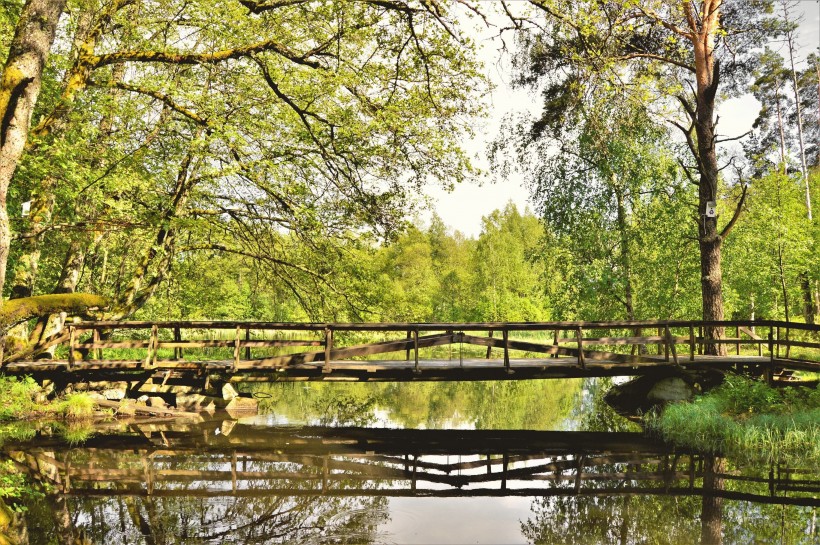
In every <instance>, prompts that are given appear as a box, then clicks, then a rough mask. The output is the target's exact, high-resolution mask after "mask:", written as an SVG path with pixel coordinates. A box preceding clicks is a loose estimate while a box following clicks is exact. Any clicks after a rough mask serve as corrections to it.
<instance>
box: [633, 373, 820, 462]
mask: <svg viewBox="0 0 820 545" xmlns="http://www.w3.org/2000/svg"><path fill="white" fill-rule="evenodd" d="M646 423H647V425H648V427H649V429H650V430H652V431H653V432H655V433H657V434H659V435H660V436H661V437H663V439H665V440H666V441H669V442H671V443H673V444H676V445H679V446H684V447H689V448H695V449H697V450H702V451H705V452H711V453H719V454H723V455H725V456H729V457H731V458H733V459H735V460H736V461H737V462H738V463H751V464H771V463H787V464H790V465H798V466H807V465H808V466H811V467H820V389H814V390H812V389H808V388H791V387H790V388H778V389H775V388H770V387H769V386H767V385H766V384H765V383H762V382H759V381H754V380H750V379H746V378H743V377H737V376H730V377H728V378H727V380H726V382H725V384H723V385H722V386H721V387H719V388H717V389H715V390H713V391H712V392H710V393H708V394H706V395H704V396H700V397H698V398H696V399H695V400H694V401H692V402H689V403H677V404H673V405H669V406H667V407H666V408H665V409H664V410H663V411H662V412H661V414H659V415H658V414H655V415H648V416H647V417H646Z"/></svg>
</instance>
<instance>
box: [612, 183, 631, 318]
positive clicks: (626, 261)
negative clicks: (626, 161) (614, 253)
mask: <svg viewBox="0 0 820 545" xmlns="http://www.w3.org/2000/svg"><path fill="white" fill-rule="evenodd" d="M615 196H616V199H617V201H618V203H617V204H618V232H619V235H620V241H621V256H620V257H621V267H622V268H623V270H624V306H625V307H626V317H627V320H629V321H635V306H634V303H633V295H632V263H631V254H630V252H629V233H628V232H627V227H628V226H627V218H626V206H625V204H624V195H623V189H622V188H620V187H616V188H615Z"/></svg>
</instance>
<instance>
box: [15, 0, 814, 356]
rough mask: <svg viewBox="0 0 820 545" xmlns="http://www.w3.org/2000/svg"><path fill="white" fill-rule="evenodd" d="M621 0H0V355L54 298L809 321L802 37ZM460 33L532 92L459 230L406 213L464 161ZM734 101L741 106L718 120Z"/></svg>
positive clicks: (718, 1) (58, 322)
mask: <svg viewBox="0 0 820 545" xmlns="http://www.w3.org/2000/svg"><path fill="white" fill-rule="evenodd" d="M639 4H640V5H638V3H635V2H627V1H624V2H620V1H616V2H608V3H601V2H597V1H579V2H573V3H571V4H570V3H566V2H558V1H555V2H553V1H551V0H531V1H530V2H527V3H521V2H501V1H499V2H495V3H486V2H470V1H468V0H463V1H458V2H455V1H454V2H447V1H432V2H429V1H428V2H421V1H419V2H416V1H414V0H386V1H385V0H349V1H338V0H336V1H334V0H312V1H309V0H295V1H279V0H235V1H233V0H228V1H224V2H222V1H220V2H215V1H213V0H196V1H193V2H192V1H184V2H182V1H178V0H157V1H151V2H133V1H131V0H27V1H26V2H22V1H20V0H9V1H6V2H3V3H2V4H0V49H2V55H0V56H2V58H3V59H6V60H5V64H4V68H3V76H2V81H1V82H0V116H1V117H2V126H0V290H2V294H3V301H4V303H3V310H2V313H1V314H2V316H0V319H2V325H3V334H4V335H6V336H7V337H8V338H7V340H6V343H5V345H6V346H5V355H6V357H13V356H14V355H15V354H18V355H19V354H20V353H23V352H28V353H30V352H32V351H35V350H36V349H37V345H38V344H40V343H43V342H45V341H46V340H47V339H48V338H49V337H50V336H52V335H54V334H55V333H56V332H58V331H59V330H60V329H61V327H62V323H63V321H64V320H65V319H66V317H67V316H72V315H77V316H95V317H103V318H107V319H124V318H135V317H140V318H164V319H174V318H184V319H220V318H223V319H228V318H230V319H254V320H277V321H278V320H282V321H300V320H316V321H331V320H334V321H336V320H338V321H342V320H344V321H358V320H366V321H382V320H391V321H399V320H401V321H472V320H499V321H500V320H516V321H519V320H522V321H523V320H528V321H534V320H575V319H579V320H580V319H584V320H597V319H624V318H629V319H649V318H661V319H665V318H681V319H683V318H698V317H701V316H702V317H704V318H707V319H721V318H724V317H737V318H750V317H766V318H786V319H791V320H801V321H803V320H805V321H811V322H813V321H815V319H816V316H817V315H818V314H820V251H818V247H820V246H818V245H820V227H818V223H817V220H816V218H814V217H813V216H812V204H815V209H816V208H817V206H816V197H817V195H818V190H820V168H819V167H818V165H820V98H819V97H818V93H820V52H814V53H812V54H809V55H807V56H805V55H802V53H801V51H804V50H802V49H799V48H798V43H799V42H800V40H801V35H800V28H801V27H800V26H799V24H798V23H799V21H798V18H797V15H798V12H797V11H796V9H795V5H794V3H790V2H781V1H779V0H778V1H768V0H756V1H754V2H748V1H741V0H709V1H704V2H699V3H695V2H688V1H681V2H668V1H667V2H665V1H660V0H652V1H649V2H641V3H639ZM476 26H478V27H481V28H483V29H484V31H485V32H486V31H487V30H489V31H490V32H491V33H492V34H494V35H496V42H495V43H496V45H497V47H499V48H504V49H505V51H506V52H507V54H508V55H509V59H510V61H511V62H510V67H511V73H510V74H509V76H510V77H511V78H512V81H514V84H515V85H516V86H519V87H520V88H524V89H529V90H531V91H532V94H531V96H532V99H533V101H535V102H537V103H538V106H539V107H540V108H539V113H538V114H534V115H531V116H528V115H521V116H519V117H510V118H509V119H507V121H506V122H505V124H504V126H502V127H496V128H494V129H497V131H498V132H497V134H496V135H495V138H494V140H493V144H492V146H491V149H489V150H488V151H487V154H488V156H489V157H490V159H491V161H490V162H491V164H492V169H493V171H494V172H495V174H496V175H497V176H498V177H499V178H500V179H503V178H505V177H506V178H513V177H518V178H520V179H523V180H525V182H526V184H527V187H529V189H530V190H531V197H532V202H533V204H534V206H533V211H530V210H519V209H517V208H516V207H515V206H514V205H512V204H506V205H505V203H498V204H499V208H498V210H496V211H495V212H493V213H492V214H490V215H488V216H487V217H485V218H484V221H483V227H482V230H481V233H480V234H479V235H478V236H476V237H468V236H465V235H463V234H461V233H458V232H454V231H453V230H452V229H450V228H449V227H448V226H447V225H446V224H445V223H444V222H443V221H442V220H441V218H439V217H437V216H434V217H433V218H432V220H428V219H425V218H426V216H425V215H423V214H421V212H422V211H424V210H425V209H426V208H427V207H428V206H429V203H428V202H427V201H426V200H425V198H424V196H423V195H424V191H425V188H427V187H429V186H430V185H439V186H444V187H452V186H453V184H459V183H471V181H472V180H474V179H475V178H476V177H477V170H476V167H475V166H474V164H473V163H474V160H473V159H472V158H471V157H469V154H468V153H467V152H466V151H465V149H464V145H463V144H464V142H465V141H466V140H467V139H468V138H469V137H470V135H471V130H473V129H472V128H473V127H474V126H475V120H476V119H481V118H482V116H485V115H486V114H487V106H486V105H485V101H484V100H483V98H482V97H484V96H486V94H487V93H488V92H489V88H490V82H489V81H488V79H487V77H485V76H484V75H483V74H484V68H483V67H482V65H481V62H480V60H479V55H478V50H479V46H478V44H477V42H476V40H475V39H474V35H475V28H476ZM748 94H752V95H753V96H754V97H755V98H756V99H757V101H758V103H759V104H760V110H759V112H757V111H755V112H751V111H750V112H748V117H749V118H750V119H751V118H753V117H755V116H756V117H757V119H756V121H755V124H754V128H753V129H752V131H750V133H748V134H745V135H740V136H738V135H724V134H722V133H721V130H720V129H721V126H720V118H719V115H718V108H719V106H720V104H722V103H723V102H724V101H726V100H728V99H729V98H732V97H740V96H745V95H748ZM500 183H504V182H503V181H502V182H500ZM713 203H714V204H713ZM712 208H714V209H715V213H712ZM815 212H816V210H815ZM815 216H816V213H815ZM711 334H712V335H720V334H721V332H720V331H719V330H716V331H713V332H711Z"/></svg>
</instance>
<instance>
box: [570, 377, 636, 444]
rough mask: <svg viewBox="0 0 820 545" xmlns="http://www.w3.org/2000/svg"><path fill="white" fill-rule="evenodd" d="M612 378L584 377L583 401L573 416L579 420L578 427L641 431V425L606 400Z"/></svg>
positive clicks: (586, 429) (582, 428) (590, 429)
mask: <svg viewBox="0 0 820 545" xmlns="http://www.w3.org/2000/svg"><path fill="white" fill-rule="evenodd" d="M612 385H613V383H612V378H610V377H597V378H589V379H584V395H583V397H582V399H583V403H580V404H579V405H578V407H577V408H576V409H575V411H573V415H572V418H573V419H574V420H575V421H576V422H578V429H581V430H585V431H613V432H622V431H641V427H640V426H638V425H637V424H635V423H634V422H630V421H629V420H627V419H626V418H624V417H623V416H621V415H619V414H618V413H617V412H615V409H613V408H612V407H610V406H609V405H608V404H607V402H606V401H605V400H604V396H605V395H606V393H607V392H608V391H609V389H610V388H612Z"/></svg>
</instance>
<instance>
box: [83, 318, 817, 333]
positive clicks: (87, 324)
mask: <svg viewBox="0 0 820 545" xmlns="http://www.w3.org/2000/svg"><path fill="white" fill-rule="evenodd" d="M67 325H68V326H72V327H74V328H75V329H79V330H89V329H97V328H104V329H108V328H110V329H143V328H148V327H153V326H156V327H158V328H161V329H173V328H182V329H204V328H208V329H233V328H235V327H237V326H239V327H241V328H243V329H245V328H250V329H278V330H297V331H324V330H325V329H327V328H328V327H329V328H332V329H334V330H336V331H407V330H416V329H417V330H423V331H437V330H454V331H456V330H458V331H485V330H488V329H493V330H499V331H500V330H502V329H507V330H510V331H513V330H514V331H542V330H545V331H552V330H555V329H558V330H575V329H577V328H579V327H580V328H583V329H615V328H623V329H628V328H636V327H675V328H683V327H736V326H741V327H783V328H787V329H796V330H804V331H814V332H820V324H806V323H802V322H787V321H784V320H720V321H715V320H639V321H625V320H615V321H575V322H564V321H561V322H390V323H379V322H262V321H241V320H162V321H150V320H130V321H116V320H100V321H81V322H74V323H69V324H67Z"/></svg>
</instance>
